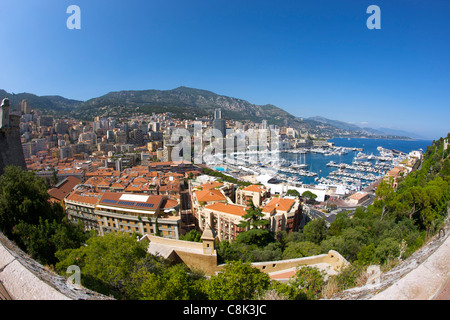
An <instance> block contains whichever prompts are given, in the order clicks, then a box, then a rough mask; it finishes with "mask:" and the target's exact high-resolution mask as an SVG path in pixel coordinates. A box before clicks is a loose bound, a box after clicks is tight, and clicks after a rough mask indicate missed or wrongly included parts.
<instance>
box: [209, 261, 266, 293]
mask: <svg viewBox="0 0 450 320" xmlns="http://www.w3.org/2000/svg"><path fill="white" fill-rule="evenodd" d="M269 286H270V277H269V276H268V275H267V274H266V273H263V272H261V271H259V270H258V269H256V268H253V267H252V266H251V265H250V263H248V262H242V261H232V262H229V263H227V264H226V265H225V266H224V267H223V270H222V271H221V272H219V273H218V274H217V275H214V276H211V279H210V281H207V282H205V284H204V292H205V293H206V295H207V296H208V298H209V299H211V300H244V299H255V298H257V297H258V296H261V295H262V294H263V292H264V291H265V290H267V289H268V288H269Z"/></svg>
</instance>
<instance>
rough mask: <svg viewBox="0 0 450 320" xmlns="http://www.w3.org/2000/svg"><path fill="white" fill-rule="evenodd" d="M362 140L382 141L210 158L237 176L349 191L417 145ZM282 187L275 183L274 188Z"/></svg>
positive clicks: (381, 173) (371, 180)
mask: <svg viewBox="0 0 450 320" xmlns="http://www.w3.org/2000/svg"><path fill="white" fill-rule="evenodd" d="M360 140H363V142H373V143H377V142H378V143H380V145H378V146H370V147H365V145H364V143H363V144H362V146H360V145H361V141H357V142H359V145H358V143H355V146H340V145H330V146H328V147H310V148H307V147H303V148H297V149H291V150H286V151H283V152H270V151H262V152H257V151H251V152H248V153H242V152H241V153H232V154H231V156H232V157H231V159H232V161H224V160H223V158H221V156H220V155H218V156H215V157H214V156H213V157H212V158H211V159H209V161H208V165H209V166H211V167H213V168H214V165H216V166H217V167H216V168H220V171H222V172H223V173H224V174H227V175H230V176H232V177H234V178H236V179H241V180H246V181H251V182H255V183H258V182H259V183H264V184H271V185H272V186H275V185H277V184H278V185H279V184H283V185H284V186H285V188H289V187H292V188H309V189H316V190H330V189H333V190H339V193H340V194H342V195H348V194H351V193H354V192H357V191H360V190H363V189H364V188H367V187H368V186H370V185H372V184H373V183H375V182H377V181H378V180H380V179H381V178H382V177H383V176H385V175H386V173H387V172H388V171H389V170H391V169H393V168H394V167H395V166H398V165H400V164H401V163H402V162H404V161H406V159H407V158H408V154H409V152H410V151H412V150H414V149H415V148H414V147H415V146H416V145H417V144H416V145H412V146H411V147H409V149H408V148H407V149H405V148H404V150H405V151H399V150H397V149H396V148H392V149H389V148H386V147H384V146H381V145H382V144H384V145H386V144H387V143H386V141H387V140H380V141H377V140H375V139H373V140H375V141H369V140H371V139H367V140H364V139H360ZM349 142H351V141H349ZM389 142H390V143H392V142H391V141H389ZM424 144H425V143H424ZM419 146H420V144H419ZM419 149H422V148H419ZM406 151H407V152H406ZM421 151H423V150H421ZM227 159H230V158H227ZM218 166H220V167H218ZM278 189H279V188H275V187H274V190H278Z"/></svg>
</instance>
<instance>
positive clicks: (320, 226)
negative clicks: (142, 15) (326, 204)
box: [303, 218, 327, 245]
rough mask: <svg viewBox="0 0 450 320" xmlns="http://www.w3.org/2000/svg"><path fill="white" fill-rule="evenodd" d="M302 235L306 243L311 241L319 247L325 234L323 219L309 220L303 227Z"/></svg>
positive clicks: (325, 226) (325, 225)
mask: <svg viewBox="0 0 450 320" xmlns="http://www.w3.org/2000/svg"><path fill="white" fill-rule="evenodd" d="M303 233H304V234H305V240H306V241H311V242H313V243H315V244H318V245H320V243H321V242H322V240H324V239H325V238H326V234H327V223H326V221H325V219H323V218H319V219H314V220H311V221H310V222H308V223H307V224H306V225H305V226H304V227H303Z"/></svg>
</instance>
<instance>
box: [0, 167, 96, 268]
mask: <svg viewBox="0 0 450 320" xmlns="http://www.w3.org/2000/svg"><path fill="white" fill-rule="evenodd" d="M49 198H50V196H49V195H48V193H47V189H46V183H45V181H44V179H42V178H39V177H37V176H35V175H34V174H33V173H32V172H26V171H23V170H22V169H21V168H19V167H14V166H10V167H6V168H5V172H4V174H3V175H2V176H1V177H0V230H1V231H2V232H3V233H4V234H5V235H6V236H7V237H8V238H9V239H11V240H13V241H14V242H16V243H17V244H18V246H19V247H20V248H21V249H22V250H24V251H25V252H27V253H28V254H29V255H30V256H31V257H32V258H34V259H36V260H37V261H39V262H41V263H42V264H47V265H53V264H55V263H56V262H57V261H58V260H57V259H56V257H55V252H56V251H57V250H63V249H68V248H78V247H79V246H81V245H82V243H83V242H84V241H86V239H87V238H88V234H86V233H85V232H84V231H83V226H82V225H80V224H78V225H75V224H72V223H71V222H69V221H68V220H67V218H66V217H65V213H64V210H63V208H62V207H61V205H60V204H57V203H53V204H52V203H50V202H49V201H48V200H49Z"/></svg>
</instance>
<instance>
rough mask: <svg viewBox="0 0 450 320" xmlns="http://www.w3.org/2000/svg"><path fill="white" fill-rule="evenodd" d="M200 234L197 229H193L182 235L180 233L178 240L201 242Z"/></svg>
mask: <svg viewBox="0 0 450 320" xmlns="http://www.w3.org/2000/svg"><path fill="white" fill-rule="evenodd" d="M201 238H202V234H201V233H200V232H198V231H197V230H195V229H193V230H191V231H189V232H188V233H186V234H184V235H180V240H184V241H193V242H201V241H202V240H201Z"/></svg>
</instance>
